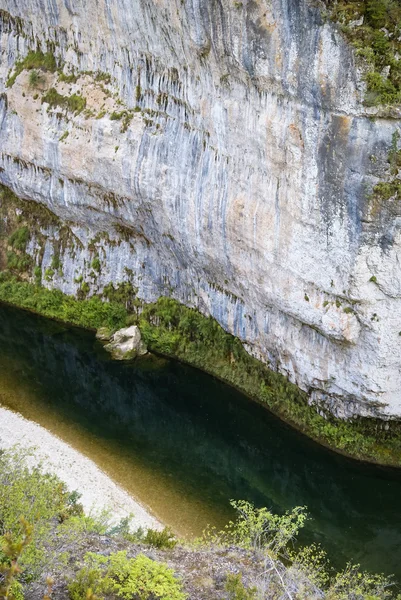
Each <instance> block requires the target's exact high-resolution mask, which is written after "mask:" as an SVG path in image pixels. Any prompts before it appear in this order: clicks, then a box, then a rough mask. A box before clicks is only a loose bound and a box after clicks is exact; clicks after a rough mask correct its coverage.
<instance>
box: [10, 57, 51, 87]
mask: <svg viewBox="0 0 401 600" xmlns="http://www.w3.org/2000/svg"><path fill="white" fill-rule="evenodd" d="M33 69H40V70H42V71H50V72H51V73H55V72H56V71H57V63H56V59H55V57H54V55H53V54H51V53H50V52H47V53H46V54H44V53H43V52H40V51H38V52H33V51H32V50H31V51H30V52H28V54H27V55H26V57H25V58H24V59H22V60H19V61H17V62H16V63H15V66H14V73H13V75H12V76H11V77H9V78H8V80H7V83H6V85H7V87H12V86H13V85H14V83H15V80H16V79H17V77H18V75H20V73H22V71H24V70H28V71H31V70H33ZM38 76H39V75H38ZM30 81H31V79H30ZM37 83H38V81H37ZM31 85H32V84H31Z"/></svg>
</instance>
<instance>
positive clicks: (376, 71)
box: [325, 0, 401, 105]
mask: <svg viewBox="0 0 401 600" xmlns="http://www.w3.org/2000/svg"><path fill="white" fill-rule="evenodd" d="M325 3H326V6H327V8H328V11H329V14H330V17H331V18H332V19H333V20H334V21H336V22H338V23H340V25H341V29H342V31H343V32H344V34H345V36H346V37H347V39H348V40H349V41H350V42H351V43H352V45H353V46H354V47H355V48H356V52H357V55H358V56H359V57H361V58H362V59H364V60H365V62H366V64H367V65H368V67H369V70H368V72H367V74H366V83H367V95H366V103H367V104H368V105H375V104H386V105H393V104H399V103H400V102H401V59H400V55H401V5H400V3H399V1H398V0H353V1H352V2H350V1H349V0H338V1H337V2H333V1H332V0H325ZM358 23H359V24H358Z"/></svg>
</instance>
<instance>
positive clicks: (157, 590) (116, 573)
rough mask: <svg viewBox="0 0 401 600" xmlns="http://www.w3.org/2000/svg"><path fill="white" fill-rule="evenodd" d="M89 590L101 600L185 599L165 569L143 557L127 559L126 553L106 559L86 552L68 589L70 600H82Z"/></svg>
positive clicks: (169, 572)
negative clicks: (111, 599)
mask: <svg viewBox="0 0 401 600" xmlns="http://www.w3.org/2000/svg"><path fill="white" fill-rule="evenodd" d="M88 589H91V591H92V592H93V593H94V594H96V595H98V596H100V597H102V596H103V594H107V593H114V594H116V595H117V596H118V597H120V598H125V599H126V600H131V599H132V598H136V599H138V600H185V598H186V596H185V594H183V592H182V591H181V584H180V583H179V581H178V580H177V579H176V578H175V577H174V573H173V571H172V570H171V569H169V568H168V567H167V566H166V565H164V564H163V563H159V562H157V561H154V560H151V559H150V558H147V557H146V556H144V555H143V554H139V555H138V556H137V557H136V558H127V553H126V552H117V553H114V554H111V555H110V556H109V557H105V556H101V555H98V554H94V553H92V552H89V553H88V554H87V555H86V557H85V566H84V567H83V568H82V569H81V570H80V571H79V573H78V575H77V577H76V579H75V580H74V581H72V582H70V584H69V586H68V591H69V594H70V598H71V600H82V599H83V598H85V594H86V592H87V590H88Z"/></svg>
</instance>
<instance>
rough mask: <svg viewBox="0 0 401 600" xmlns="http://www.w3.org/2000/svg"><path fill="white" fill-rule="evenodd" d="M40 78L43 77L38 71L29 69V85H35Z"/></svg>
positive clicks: (39, 81)
mask: <svg viewBox="0 0 401 600" xmlns="http://www.w3.org/2000/svg"><path fill="white" fill-rule="evenodd" d="M42 80H43V78H42V77H41V76H40V75H39V73H38V71H31V72H30V73H29V85H30V86H31V87H36V86H37V85H39V83H41V81H42Z"/></svg>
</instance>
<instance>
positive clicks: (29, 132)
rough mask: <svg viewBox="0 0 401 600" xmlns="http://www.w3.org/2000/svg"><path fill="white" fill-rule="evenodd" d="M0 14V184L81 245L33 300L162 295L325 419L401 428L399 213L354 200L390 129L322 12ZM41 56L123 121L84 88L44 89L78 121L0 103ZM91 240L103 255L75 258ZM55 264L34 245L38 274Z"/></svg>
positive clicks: (17, 99)
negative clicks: (242, 346)
mask: <svg viewBox="0 0 401 600" xmlns="http://www.w3.org/2000/svg"><path fill="white" fill-rule="evenodd" d="M0 9H3V10H4V11H7V14H5V13H3V14H0V16H1V17H2V22H3V25H2V35H1V64H0V77H1V83H0V85H1V88H0V91H3V92H4V94H3V96H2V100H1V110H0V152H1V155H0V182H2V183H4V184H6V185H8V186H10V187H12V189H13V190H14V191H15V192H16V193H17V194H19V195H20V196H21V197H26V198H32V199H35V200H37V201H39V202H43V203H45V204H46V205H47V206H48V207H49V208H51V210H53V211H54V212H55V213H56V214H57V215H59V216H61V217H62V218H63V220H65V221H66V222H68V224H69V226H71V227H72V229H73V231H74V233H75V235H76V236H77V239H79V240H80V241H81V244H82V245H80V244H75V246H74V248H69V249H68V248H67V249H66V251H65V255H64V257H63V275H62V276H58V275H56V276H55V277H54V279H53V282H50V283H48V285H54V286H57V287H60V288H61V289H63V290H64V291H65V292H67V293H75V292H76V290H77V288H78V284H77V283H76V282H74V279H76V278H77V275H79V274H83V275H84V276H85V279H86V280H88V281H89V282H90V283H91V291H92V292H95V291H97V290H101V289H102V287H103V286H104V285H105V284H107V283H109V282H110V281H113V282H116V283H117V282H120V281H124V280H131V281H132V282H133V283H134V284H135V285H136V286H137V287H138V289H139V296H140V297H141V298H143V299H145V300H153V299H155V298H157V297H158V296H159V295H160V294H165V295H172V296H173V297H175V298H177V299H179V300H181V301H183V302H185V303H186V304H188V305H190V306H196V307H198V308H199V309H200V310H201V311H202V312H204V313H205V314H209V313H210V314H212V315H213V316H214V317H215V318H216V319H217V320H218V321H219V322H220V323H221V324H222V325H223V326H224V327H225V328H226V329H227V330H228V331H231V332H232V333H234V334H235V335H237V336H239V337H240V338H241V339H242V340H243V341H244V342H246V344H247V348H248V349H249V350H250V351H251V352H252V353H253V354H255V355H256V356H258V357H260V358H261V359H262V360H264V361H266V362H268V363H269V364H270V365H271V366H272V367H273V368H278V369H279V370H280V371H281V372H282V373H284V374H286V375H288V377H289V378H290V379H291V381H293V382H295V383H297V384H298V385H299V386H300V387H301V388H303V389H305V390H307V391H309V392H310V394H311V398H312V400H313V401H316V402H324V403H326V404H327V405H328V406H329V407H330V408H331V410H332V411H333V412H334V413H336V414H338V415H340V416H345V417H346V416H350V415H352V414H364V415H369V414H372V415H376V414H379V415H382V416H384V415H387V416H389V415H392V416H401V375H400V368H401V356H400V343H401V337H400V335H399V332H401V269H400V260H399V259H400V258H401V257H400V223H401V212H400V209H399V208H398V207H397V206H394V205H393V204H391V203H390V204H391V206H385V207H382V206H377V204H375V205H373V203H372V202H371V201H369V194H370V191H371V189H372V187H373V185H374V184H375V183H376V182H377V181H379V179H380V178H381V177H383V175H384V174H385V172H386V170H387V169H388V162H387V157H388V151H389V148H390V145H391V140H392V136H393V133H394V131H396V130H398V131H401V125H400V120H397V119H394V118H387V119H386V118H384V117H380V118H379V117H377V118H374V117H372V114H368V113H369V111H367V109H365V108H364V107H363V105H362V103H361V99H362V97H363V84H362V83H361V79H360V77H359V74H358V69H357V68H356V66H355V64H354V59H353V55H352V52H351V50H350V49H349V48H348V47H347V45H346V44H345V42H344V41H343V39H342V38H341V35H340V34H339V33H338V32H337V30H336V28H335V27H334V26H333V25H332V24H330V23H327V22H324V21H323V19H322V18H321V15H320V12H319V10H318V8H317V7H316V6H312V5H311V4H308V3H307V2H306V0H253V1H252V0H245V1H243V2H242V3H235V2H232V1H231V0H214V1H212V0H184V1H181V0H129V1H128V0H0ZM9 15H12V16H13V17H14V19H10V16H9ZM15 17H19V18H20V19H22V21H21V20H16V19H15ZM48 42H51V44H52V45H51V46H48V47H52V48H54V52H55V54H56V56H57V57H58V58H59V59H60V60H61V59H62V60H63V61H65V62H66V63H67V65H69V66H74V67H75V69H77V70H78V69H79V70H80V71H102V72H107V73H110V74H111V75H112V77H113V84H112V86H111V88H112V90H113V92H117V93H118V96H119V98H120V100H121V101H122V102H123V103H124V105H123V106H122V107H121V106H119V105H118V104H117V97H115V98H108V97H107V96H102V94H101V91H99V90H100V88H99V85H97V84H95V83H94V82H93V78H92V77H91V76H89V75H87V76H85V77H82V78H81V79H79V80H78V82H77V83H73V84H66V83H64V84H60V83H59V82H57V76H56V75H51V74H46V75H45V76H44V79H45V81H44V82H43V87H44V88H48V87H49V86H51V85H56V86H57V89H58V90H59V91H60V93H64V94H67V95H68V94H69V93H74V92H75V91H77V90H79V91H80V92H81V93H82V94H83V95H84V96H85V97H87V99H88V107H90V108H91V109H92V110H93V113H94V116H92V117H90V116H87V115H85V114H83V113H81V114H80V115H78V116H73V115H72V114H67V113H65V112H63V111H56V110H54V111H48V110H47V109H48V106H47V104H42V102H41V94H39V97H38V98H37V99H36V100H35V99H34V94H33V92H32V90H30V87H29V82H28V74H27V73H26V72H23V73H21V75H19V77H18V78H17V80H16V83H15V84H14V85H13V86H12V87H11V88H7V87H6V86H5V81H6V79H7V76H8V74H9V71H10V69H11V68H12V67H13V65H14V62H15V60H16V59H17V58H18V57H19V56H24V55H25V54H26V53H27V51H28V49H29V48H34V49H35V48H36V47H37V45H38V44H39V46H40V47H41V48H42V49H43V50H44V51H45V50H46V47H47V46H46V44H48ZM103 105H104V106H105V108H106V114H105V115H104V116H101V115H100V116H101V118H96V117H97V116H99V112H101V109H102V106H103ZM124 106H127V107H129V108H133V107H135V106H139V107H140V109H141V111H142V112H136V113H135V114H134V117H133V119H132V121H131V123H130V125H129V127H128V129H127V131H126V132H123V133H121V131H120V127H121V123H120V122H119V121H113V120H111V119H110V114H111V112H112V110H122V109H123V108H124ZM146 110H148V111H151V112H150V113H149V112H148V113H146ZM57 112H58V113H59V114H57ZM370 112H372V111H370ZM66 131H68V136H67V137H65V132H66ZM63 136H64V137H63ZM60 138H62V139H60ZM116 224H117V230H116ZM121 225H124V227H128V228H129V230H130V236H129V237H128V238H127V239H126V236H123V237H122V236H121ZM118 227H120V229H118ZM98 232H108V235H109V236H110V238H111V239H114V240H117V241H118V243H108V242H107V241H105V237H104V235H103V237H101V238H100V241H99V240H98V242H97V243H96V244H94V243H92V244H90V241H91V240H93V238H95V236H96V234H97V233H98ZM33 244H34V243H33ZM33 244H32V246H33ZM31 250H32V251H34V248H33V247H32V248H31ZM98 252H99V256H100V258H101V261H102V269H101V273H100V275H99V276H98V277H97V278H96V280H95V281H94V279H93V277H92V279H91V277H90V275H89V274H90V271H91V269H90V265H91V262H92V260H93V256H94V255H96V254H97V253H98ZM52 254H53V248H52V245H51V243H50V242H49V243H48V246H47V247H46V251H45V255H44V260H43V269H45V268H46V266H49V265H50V264H51V258H52ZM127 269H128V271H127ZM131 271H132V273H131ZM372 276H373V277H375V278H376V282H375V281H370V279H371V277H372Z"/></svg>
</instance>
